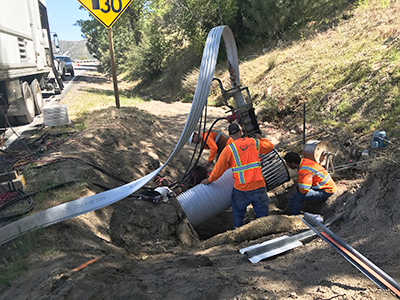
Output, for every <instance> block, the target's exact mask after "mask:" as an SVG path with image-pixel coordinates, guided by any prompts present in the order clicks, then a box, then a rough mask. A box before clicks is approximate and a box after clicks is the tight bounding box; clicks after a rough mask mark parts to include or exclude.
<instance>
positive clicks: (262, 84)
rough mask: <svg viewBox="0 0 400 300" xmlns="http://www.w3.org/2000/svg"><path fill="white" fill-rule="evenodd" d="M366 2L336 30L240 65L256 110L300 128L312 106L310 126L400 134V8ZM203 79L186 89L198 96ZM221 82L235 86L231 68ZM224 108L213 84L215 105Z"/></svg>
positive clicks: (221, 72) (191, 79)
mask: <svg viewBox="0 0 400 300" xmlns="http://www.w3.org/2000/svg"><path fill="white" fill-rule="evenodd" d="M359 4H360V5H359V6H358V7H357V8H356V9H354V10H353V11H348V12H344V13H343V16H339V17H338V18H337V19H336V20H335V22H332V24H330V23H329V25H330V28H329V29H327V30H324V31H322V30H318V29H316V30H315V29H314V31H311V29H310V30H308V31H311V32H308V33H305V34H304V36H303V37H302V39H300V40H298V41H295V42H290V43H289V42H288V43H287V44H284V45H281V46H280V47H276V48H274V49H272V50H270V51H269V52H268V53H266V54H264V55H261V56H259V57H256V58H254V59H251V60H247V61H244V62H242V63H241V64H240V66H239V69H240V78H241V83H242V85H244V86H248V87H249V90H250V93H251V95H252V98H253V102H254V103H255V104H256V106H257V110H258V111H261V114H263V115H265V117H266V119H267V120H268V121H275V122H280V123H286V124H288V123H290V122H293V121H294V122H296V120H297V121H298V120H299V119H300V118H301V109H302V104H303V102H306V103H307V110H308V112H307V113H308V118H309V120H308V121H310V122H317V123H319V124H322V125H328V126H333V127H347V128H348V130H349V131H355V132H360V133H367V132H371V131H373V130H378V129H379V130H382V129H384V130H387V131H389V132H390V131H393V130H396V128H397V123H396V121H397V118H398V114H399V112H400V93H399V88H398V81H399V78H400V71H399V70H400V68H399V67H400V56H399V49H400V30H399V28H400V19H399V18H398V16H399V14H400V3H399V1H397V0H395V1H381V0H379V1H378V0H376V1H368V2H367V1H360V2H359ZM325 27H326V26H325ZM197 74H198V70H194V71H193V72H192V73H190V74H189V75H188V76H186V78H185V80H184V84H183V86H184V88H185V90H186V91H190V90H192V91H194V90H195V86H196V82H197ZM215 77H218V78H220V79H221V80H222V81H223V82H224V85H226V87H225V88H228V85H229V78H228V72H226V69H225V68H224V69H222V68H221V67H220V68H219V69H218V70H217V71H216V74H215ZM190 96H191V95H190V94H188V95H187V98H188V99H189V98H190ZM190 100H191V99H189V101H190ZM220 102H221V94H220V92H219V87H218V86H217V84H215V83H214V84H213V87H212V90H211V92H210V96H209V104H211V105H212V104H216V103H220Z"/></svg>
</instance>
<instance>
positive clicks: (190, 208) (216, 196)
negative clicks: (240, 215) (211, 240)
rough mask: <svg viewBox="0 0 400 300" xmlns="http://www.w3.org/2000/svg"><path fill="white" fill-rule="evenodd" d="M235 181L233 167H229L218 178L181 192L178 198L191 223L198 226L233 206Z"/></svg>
mask: <svg viewBox="0 0 400 300" xmlns="http://www.w3.org/2000/svg"><path fill="white" fill-rule="evenodd" d="M234 183H235V182H234V180H233V176H232V169H228V170H226V171H225V173H224V174H222V176H221V177H220V178H218V180H216V181H214V182H212V183H210V184H207V185H205V184H198V185H196V186H194V187H193V188H191V189H189V190H187V191H186V192H184V193H182V194H179V195H178V197H177V200H178V201H179V203H180V205H181V207H182V209H183V211H184V212H185V214H186V217H187V218H188V220H189V221H190V223H191V224H192V225H193V226H197V225H200V224H201V223H203V222H204V221H206V220H208V219H209V218H211V217H214V216H216V215H218V214H219V213H222V212H223V211H225V210H227V209H228V208H230V207H231V206H232V190H233V186H234Z"/></svg>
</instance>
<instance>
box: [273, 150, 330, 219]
mask: <svg viewBox="0 0 400 300" xmlns="http://www.w3.org/2000/svg"><path fill="white" fill-rule="evenodd" d="M284 159H285V161H286V163H287V165H288V166H289V168H291V169H297V170H298V172H297V177H298V182H297V187H296V188H295V191H294V193H293V194H292V195H291V196H290V198H289V201H288V204H287V206H286V208H285V209H284V210H283V211H281V213H282V214H289V215H298V214H300V211H301V209H302V207H303V204H304V202H306V201H311V202H321V203H323V202H325V201H326V200H327V199H328V198H329V197H330V196H331V195H333V194H334V193H335V192H336V191H337V187H336V184H335V182H334V181H333V179H332V177H331V176H330V175H329V173H328V171H327V170H326V169H325V168H324V167H323V166H321V165H320V164H319V163H317V162H315V161H313V160H311V159H308V158H303V159H301V158H300V155H299V154H297V153H296V152H289V153H287V154H286V155H285V157H284Z"/></svg>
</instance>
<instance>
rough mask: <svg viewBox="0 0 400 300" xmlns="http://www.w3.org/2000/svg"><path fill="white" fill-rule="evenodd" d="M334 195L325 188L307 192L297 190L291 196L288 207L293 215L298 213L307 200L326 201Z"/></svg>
mask: <svg viewBox="0 0 400 300" xmlns="http://www.w3.org/2000/svg"><path fill="white" fill-rule="evenodd" d="M330 195H332V194H331V193H327V192H325V191H324V190H309V191H308V193H307V194H302V193H300V192H296V193H295V194H293V195H292V196H290V198H289V202H288V204H287V206H286V207H287V208H289V209H290V210H289V212H290V214H291V215H298V214H300V211H301V209H302V207H303V204H304V202H305V201H315V202H316V201H325V200H326V199H328V198H329V196H330Z"/></svg>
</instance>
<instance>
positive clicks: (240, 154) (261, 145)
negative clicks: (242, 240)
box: [202, 123, 274, 228]
mask: <svg viewBox="0 0 400 300" xmlns="http://www.w3.org/2000/svg"><path fill="white" fill-rule="evenodd" d="M228 131H229V136H230V137H231V138H232V139H233V143H231V144H229V145H227V146H226V147H225V149H224V150H223V151H222V152H221V155H220V156H219V159H218V161H217V163H216V164H215V166H214V169H213V170H212V171H211V174H210V176H209V177H208V178H206V179H204V180H203V181H202V183H204V184H209V183H211V182H213V181H215V180H217V179H218V178H219V177H221V175H222V174H223V173H224V172H225V171H226V170H227V169H228V168H232V172H233V178H234V180H235V184H234V188H233V192H232V216H233V228H238V227H240V226H242V225H243V217H244V214H245V213H246V208H247V206H248V205H249V204H250V203H251V204H252V205H253V208H254V211H255V213H256V216H257V218H261V217H265V216H267V215H268V202H269V199H268V196H267V192H266V188H265V181H264V178H263V175H262V172H261V162H260V154H267V153H269V152H270V151H272V150H273V149H274V145H273V144H272V143H271V142H270V141H269V140H268V139H264V138H262V137H261V135H260V134H258V133H257V134H255V135H254V136H255V138H250V137H242V131H241V129H240V127H239V125H237V124H235V123H233V124H231V125H229V128H228Z"/></svg>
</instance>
